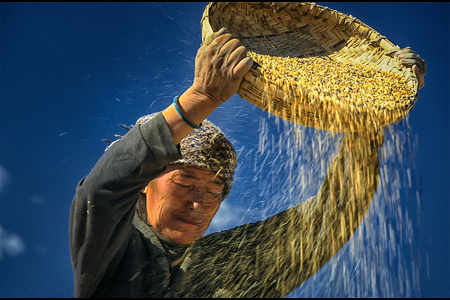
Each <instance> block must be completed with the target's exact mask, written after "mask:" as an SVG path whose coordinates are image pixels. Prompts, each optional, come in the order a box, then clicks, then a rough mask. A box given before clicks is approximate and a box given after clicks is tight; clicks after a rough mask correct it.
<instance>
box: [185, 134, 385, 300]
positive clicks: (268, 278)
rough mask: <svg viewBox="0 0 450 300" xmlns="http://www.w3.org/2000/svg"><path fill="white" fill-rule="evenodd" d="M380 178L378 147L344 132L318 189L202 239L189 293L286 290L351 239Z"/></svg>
mask: <svg viewBox="0 0 450 300" xmlns="http://www.w3.org/2000/svg"><path fill="white" fill-rule="evenodd" d="M378 183H379V162H378V151H377V147H376V146H374V145H373V144H372V145H370V144H369V143H367V142H364V141H362V140H360V139H356V140H351V139H349V138H348V137H347V136H346V137H345V138H344V140H343V143H342V146H341V149H340V152H339V153H338V155H337V156H336V157H335V159H334V160H333V162H332V164H331V166H330V168H329V170H328V172H327V175H326V177H325V180H324V182H323V184H322V186H321V188H320V189H319V191H318V193H317V194H316V196H314V197H312V198H311V199H309V200H308V201H304V202H301V203H300V204H298V205H297V206H295V207H293V208H291V209H288V210H286V211H283V212H280V213H278V214H276V215H274V216H272V217H270V218H268V219H266V220H264V221H260V222H256V223H252V224H245V225H242V226H239V227H236V228H234V229H230V230H227V231H223V232H220V233H214V234H211V235H208V236H206V237H204V238H203V239H201V240H200V243H198V245H197V247H198V248H197V249H193V251H192V261H193V263H192V266H191V268H192V270H191V273H192V274H193V276H192V277H193V279H192V282H191V284H190V286H189V291H186V292H187V294H188V296H190V295H192V296H193V295H195V294H201V295H204V296H214V295H215V296H225V297H285V296H287V295H288V294H289V293H291V292H292V291H294V290H295V289H296V288H297V287H299V286H300V285H301V284H302V283H304V282H305V281H306V280H307V279H308V278H310V277H311V276H312V275H314V274H315V273H316V272H317V271H318V270H319V269H320V268H321V267H322V266H324V265H325V264H326V263H327V262H328V261H329V260H330V259H331V258H332V257H333V256H334V255H335V254H336V253H337V252H338V251H339V249H341V247H342V246H344V245H345V243H347V241H348V240H349V239H350V238H351V236H352V235H353V233H354V232H355V230H356V229H357V227H358V226H359V224H360V223H361V221H362V219H363V218H364V215H365V214H366V212H367V209H368V207H369V205H370V203H371V201H372V198H373V196H374V194H375V191H376V189H377V186H378ZM218 253H220V255H218ZM197 260H198V261H199V262H201V263H202V268H200V267H197V266H196V265H197V264H196V263H195V261H197ZM196 278H200V279H199V280H196ZM201 278H209V279H211V280H208V282H207V283H205V281H201Z"/></svg>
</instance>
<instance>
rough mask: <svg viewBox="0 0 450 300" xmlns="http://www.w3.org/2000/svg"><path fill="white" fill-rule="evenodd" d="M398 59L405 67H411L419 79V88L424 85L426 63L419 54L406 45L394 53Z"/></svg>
mask: <svg viewBox="0 0 450 300" xmlns="http://www.w3.org/2000/svg"><path fill="white" fill-rule="evenodd" d="M395 55H397V57H398V58H399V59H400V62H401V64H402V65H404V66H405V67H412V68H411V69H412V70H413V72H414V73H415V74H416V76H417V79H418V80H419V90H420V89H421V88H423V87H424V85H425V80H424V76H425V74H426V73H427V71H426V69H425V67H426V66H427V63H426V62H425V61H424V60H423V59H422V58H421V57H420V56H419V54H417V53H415V52H414V51H412V49H411V47H406V48H404V49H402V50H400V51H397V52H396V53H395Z"/></svg>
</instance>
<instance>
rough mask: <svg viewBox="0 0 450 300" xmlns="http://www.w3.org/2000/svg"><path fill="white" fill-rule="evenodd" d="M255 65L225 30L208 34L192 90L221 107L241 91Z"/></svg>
mask: <svg viewBox="0 0 450 300" xmlns="http://www.w3.org/2000/svg"><path fill="white" fill-rule="evenodd" d="M252 65H253V60H252V59H251V58H250V57H247V49H246V48H245V47H244V46H242V45H241V42H240V41H239V40H238V39H236V38H233V37H232V35H231V34H230V33H229V31H228V29H226V28H222V29H221V30H219V31H218V32H215V33H213V34H211V35H209V36H208V37H207V38H206V40H205V42H204V43H203V44H202V46H201V47H200V49H199V50H198V52H197V57H196V59H195V78H194V83H193V86H192V88H193V90H195V92H197V93H199V94H201V95H204V96H207V98H209V99H210V100H212V101H214V102H215V103H216V105H220V104H221V103H223V102H225V101H227V100H228V99H229V98H230V97H231V96H233V95H234V94H235V93H236V92H237V91H238V89H239V85H240V84H241V81H242V79H243V78H244V76H245V74H247V72H248V71H249V70H250V68H251V67H252Z"/></svg>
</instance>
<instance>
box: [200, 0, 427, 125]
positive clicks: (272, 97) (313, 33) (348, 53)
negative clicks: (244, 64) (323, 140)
mask: <svg viewBox="0 0 450 300" xmlns="http://www.w3.org/2000/svg"><path fill="white" fill-rule="evenodd" d="M201 25H202V37H203V41H205V39H206V37H207V36H208V35H209V34H211V33H212V32H216V31H218V30H219V29H220V28H222V27H227V28H228V29H229V30H230V32H231V33H232V34H233V35H234V36H235V37H237V38H239V39H240V41H241V42H242V44H243V45H244V46H245V47H246V48H247V49H248V52H249V56H251V55H250V54H252V55H254V57H253V60H254V61H255V63H254V65H253V67H252V69H251V70H250V72H249V73H247V75H246V76H245V78H244V80H243V81H242V84H241V86H240V88H239V91H238V94H239V96H240V97H242V98H243V99H245V100H247V101H248V102H250V103H252V104H254V105H256V106H257V107H259V108H261V109H263V110H265V111H267V112H269V113H272V114H274V115H277V116H279V117H282V118H284V119H286V120H289V121H292V122H296V123H300V124H302V125H304V126H309V127H315V128H318V129H324V130H328V131H334V132H349V131H350V132H360V131H364V130H367V129H369V128H370V127H376V128H379V127H383V126H386V125H389V124H392V123H394V122H397V121H399V120H400V119H402V118H403V117H405V115H406V114H407V113H408V112H409V111H410V110H411V109H412V107H413V106H414V104H415V102H416V101H417V97H418V94H417V90H418V80H417V77H416V76H415V74H414V72H412V71H411V69H410V68H406V67H403V66H402V65H401V64H400V61H399V59H398V58H397V57H396V56H395V55H394V54H395V52H396V51H398V50H400V48H399V47H398V46H396V45H394V44H393V43H391V42H390V41H389V40H388V39H387V38H386V37H385V36H382V35H381V34H379V33H378V32H377V31H375V30H374V29H372V28H370V27H369V26H367V25H366V24H364V23H363V22H361V21H359V20H357V19H356V18H354V17H352V16H348V15H346V14H343V13H340V12H338V11H336V10H333V9H330V8H327V7H323V6H320V5H317V4H315V3H298V2H295V3H293V2H267V3H262V2H244V3H239V2H212V3H209V4H208V5H207V7H206V9H205V11H204V14H203V17H202V21H201ZM257 57H260V58H261V57H265V58H266V59H267V60H265V59H261V60H259V61H258V59H256V58H257ZM279 59H287V60H288V61H289V60H292V59H296V60H315V61H319V65H320V64H321V63H322V62H323V63H325V62H326V63H327V64H328V66H330V64H331V67H327V69H326V70H324V69H323V68H321V70H317V72H315V71H314V70H313V72H312V73H313V74H314V73H320V72H325V73H324V74H325V75H323V76H324V77H323V78H324V79H323V80H325V79H326V78H331V77H333V78H337V79H338V80H339V77H340V71H339V69H340V68H343V67H345V68H349V67H352V68H353V67H355V66H356V68H363V70H362V73H361V72H359V73H358V74H363V75H364V74H366V73H368V72H367V69H370V70H374V71H375V72H378V73H380V74H381V75H380V76H381V78H382V79H381V81H378V85H379V86H377V84H372V86H370V87H369V88H368V89H367V85H370V84H368V83H366V82H365V80H366V79H364V78H362V80H360V81H359V82H358V83H354V82H349V81H346V82H341V83H339V84H335V85H336V86H337V85H339V88H338V87H336V86H335V87H336V89H333V91H330V88H322V87H321V86H322V84H321V83H319V81H322V78H320V79H317V78H316V79H310V80H308V77H305V78H303V79H302V78H300V79H299V78H298V77H296V78H294V77H293V76H291V75H292V74H289V72H287V74H278V75H277V73H278V70H281V69H282V68H281V67H280V66H277V61H279ZM268 64H271V66H270V67H271V68H272V69H270V68H269V67H268ZM280 65H281V64H280ZM334 65H335V66H336V68H335V67H334ZM301 66H302V64H299V67H298V68H299V71H301V69H302V67H301ZM271 70H272V71H271ZM274 70H275V71H274ZM319 71H320V72H319ZM296 72H297V71H296ZM291 73H292V72H291ZM333 73H334V74H333ZM267 74H269V75H270V76H268V75H267ZM391 75H392V76H394V77H390V76H391ZM277 76H278V77H277ZM327 76H328V77H327ZM355 76H356V77H358V76H360V75H357V74H356V75H352V78H353V77H355ZM392 78H394V79H392ZM398 78H400V79H402V80H403V81H402V82H403V85H402V86H403V87H406V90H407V93H406V94H405V92H404V91H403V92H402V93H403V94H404V95H403V97H400V96H398V97H395V95H394V96H392V98H394V99H390V100H386V99H387V98H386V99H385V98H384V96H380V94H379V93H378V89H380V88H383V89H384V91H385V93H386V89H387V91H388V92H387V93H389V89H390V90H391V91H392V89H393V88H396V85H397V84H398V83H397V82H398ZM326 81H328V80H326ZM324 83H326V82H324ZM365 87H366V90H364V89H363V88H365ZM349 88H350V90H348V89H349ZM341 89H347V96H349V95H352V93H353V92H355V93H354V96H355V97H353V95H352V96H351V98H352V99H351V100H352V101H349V99H350V98H349V97H347V98H349V99H347V98H346V97H345V96H342V92H341ZM397 95H400V94H397ZM353 98H356V99H353Z"/></svg>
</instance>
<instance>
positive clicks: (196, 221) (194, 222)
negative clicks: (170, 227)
mask: <svg viewBox="0 0 450 300" xmlns="http://www.w3.org/2000/svg"><path fill="white" fill-rule="evenodd" d="M175 218H176V219H177V220H180V221H182V222H184V223H188V224H191V225H196V226H198V225H200V224H202V221H201V220H199V219H196V218H188V217H178V216H177V217H175Z"/></svg>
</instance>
